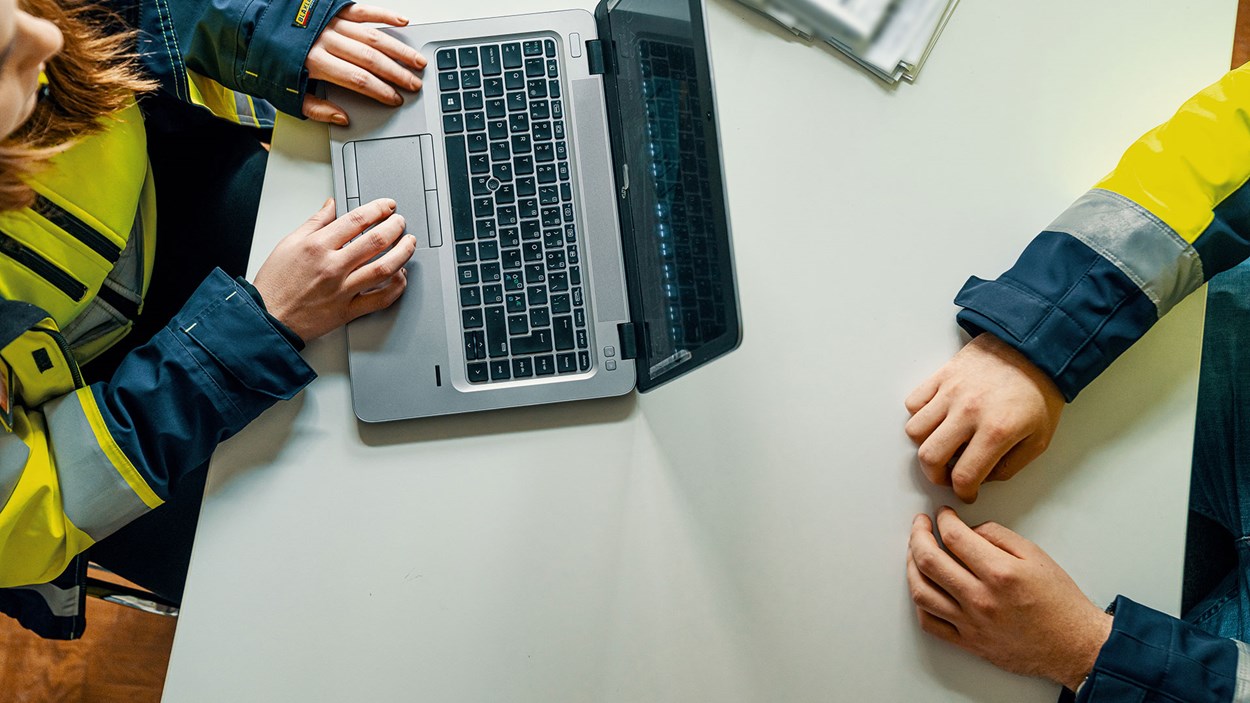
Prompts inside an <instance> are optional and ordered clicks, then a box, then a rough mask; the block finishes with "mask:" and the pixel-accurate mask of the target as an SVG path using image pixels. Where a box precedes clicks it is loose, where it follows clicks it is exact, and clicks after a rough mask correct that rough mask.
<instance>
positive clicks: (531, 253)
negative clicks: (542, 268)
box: [521, 242, 543, 261]
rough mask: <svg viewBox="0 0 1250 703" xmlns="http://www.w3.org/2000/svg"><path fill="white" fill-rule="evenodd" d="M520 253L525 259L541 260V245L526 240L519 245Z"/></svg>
mask: <svg viewBox="0 0 1250 703" xmlns="http://www.w3.org/2000/svg"><path fill="white" fill-rule="evenodd" d="M521 253H522V254H524V256H525V260H526V261H542V259H543V247H542V245H541V244H539V243H538V242H526V243H524V244H522V245H521Z"/></svg>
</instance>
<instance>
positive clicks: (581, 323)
mask: <svg viewBox="0 0 1250 703" xmlns="http://www.w3.org/2000/svg"><path fill="white" fill-rule="evenodd" d="M573 324H574V325H577V326H578V327H585V326H586V311H585V310H584V309H582V308H578V309H576V310H574V311H573Z"/></svg>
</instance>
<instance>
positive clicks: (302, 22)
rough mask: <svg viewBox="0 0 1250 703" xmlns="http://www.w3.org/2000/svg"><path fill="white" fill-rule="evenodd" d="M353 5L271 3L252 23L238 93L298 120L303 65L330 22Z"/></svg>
mask: <svg viewBox="0 0 1250 703" xmlns="http://www.w3.org/2000/svg"><path fill="white" fill-rule="evenodd" d="M352 1H353V0H274V1H273V2H271V3H270V5H269V7H268V8H266V10H265V11H264V13H263V14H262V15H261V16H260V18H259V19H258V20H257V22H256V27H255V29H254V30H253V31H252V35H251V38H250V42H249V43H248V47H247V50H246V52H245V53H244V55H243V62H242V66H241V75H239V76H238V81H239V86H240V88H241V89H242V90H243V91H244V92H246V93H251V94H252V95H258V96H260V97H263V98H265V99H266V100H268V101H269V102H270V103H272V104H273V106H274V107H276V108H277V109H279V110H281V111H283V112H285V113H287V114H289V115H294V116H296V117H302V116H303V109H304V94H305V93H307V92H308V88H309V86H308V82H309V81H308V70H307V69H306V68H304V64H305V63H306V62H307V60H308V52H309V51H310V50H311V49H312V45H313V42H315V41H316V40H317V37H319V36H320V35H321V32H322V31H324V30H325V28H326V25H327V24H329V23H330V19H331V18H333V17H334V16H335V15H336V14H338V12H339V10H342V9H343V8H344V7H346V6H347V5H350V4H352Z"/></svg>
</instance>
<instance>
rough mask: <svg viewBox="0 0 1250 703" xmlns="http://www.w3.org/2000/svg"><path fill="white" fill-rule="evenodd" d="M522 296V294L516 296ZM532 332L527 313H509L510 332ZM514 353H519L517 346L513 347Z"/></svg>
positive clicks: (517, 333)
mask: <svg viewBox="0 0 1250 703" xmlns="http://www.w3.org/2000/svg"><path fill="white" fill-rule="evenodd" d="M516 297H517V298H520V296H516ZM529 333H530V321H529V317H528V316H526V315H509V316H508V334H511V335H514V336H517V335H523V334H529ZM512 353H513V354H518V353H520V352H518V351H517V350H516V347H515V346H514V347H513V349H512Z"/></svg>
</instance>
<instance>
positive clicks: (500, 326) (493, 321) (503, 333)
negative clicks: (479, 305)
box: [486, 306, 508, 359]
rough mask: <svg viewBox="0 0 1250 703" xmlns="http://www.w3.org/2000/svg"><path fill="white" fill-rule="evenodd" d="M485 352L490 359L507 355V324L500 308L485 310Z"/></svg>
mask: <svg viewBox="0 0 1250 703" xmlns="http://www.w3.org/2000/svg"><path fill="white" fill-rule="evenodd" d="M486 352H487V353H488V354H489V355H490V358H492V359H497V358H499V357H501V356H507V355H508V322H507V320H506V319H505V317H504V311H503V307H502V306H492V307H489V308H486Z"/></svg>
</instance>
